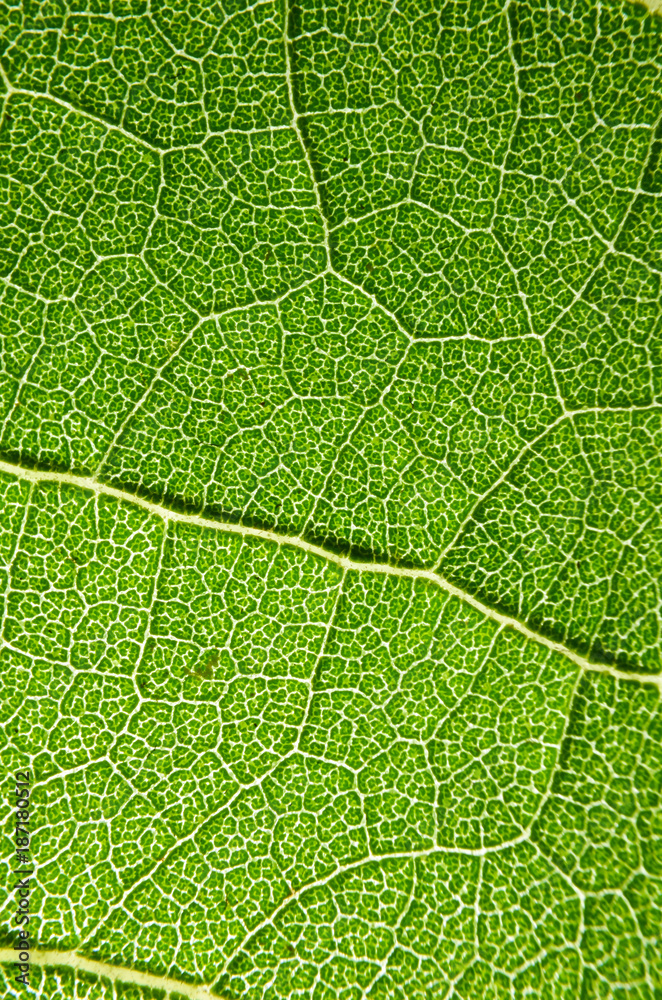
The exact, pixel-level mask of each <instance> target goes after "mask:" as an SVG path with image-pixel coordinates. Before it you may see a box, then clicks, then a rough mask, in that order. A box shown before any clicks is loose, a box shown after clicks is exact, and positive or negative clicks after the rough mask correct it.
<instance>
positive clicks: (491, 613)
mask: <svg viewBox="0 0 662 1000" xmlns="http://www.w3.org/2000/svg"><path fill="white" fill-rule="evenodd" d="M0 472H4V473H7V474H9V475H13V476H16V477H17V478H19V479H25V480H27V481H28V482H32V483H49V482H50V483H62V484H63V485H68V486H77V487H78V488H80V489H83V490H90V491H92V492H94V493H98V494H103V495H105V496H111V497H115V498H116V499H117V500H121V501H123V502H124V503H131V504H135V505H136V506H138V507H142V508H143V509H144V510H147V511H149V513H150V514H153V515H154V516H155V517H160V518H161V519H162V520H164V521H174V522H180V523H182V524H193V525H196V526H198V527H200V528H211V529H212V530H214V531H227V532H230V533H232V534H235V535H242V536H244V537H247V538H263V539H265V540H266V541H269V542H273V543H274V544H276V545H291V546H294V547H296V548H298V549H302V550H303V551H304V552H309V553H310V554H311V555H314V556H318V557H319V558H321V559H326V560H328V561H329V562H333V563H336V565H338V566H341V567H342V568H343V569H344V570H354V571H356V572H360V573H383V574H386V575H388V576H398V577H407V578H409V579H412V580H427V581H429V582H430V583H433V584H436V586H438V587H441V589H442V590H445V591H446V593H447V594H450V595H451V596H452V597H458V598H459V599H460V600H462V601H465V602H466V603H467V604H470V605H471V607H473V608H476V610H477V611H480V612H481V614H483V615H485V617H486V618H491V619H492V620H493V621H495V622H498V623H499V625H501V626H502V627H506V626H509V627H511V628H514V629H516V630H517V631H518V632H520V633H521V634H522V635H524V636H526V638H527V639H530V640H532V641H533V642H537V643H540V645H542V646H546V647H547V649H551V650H552V651H553V652H555V653H561V654H562V655H563V656H566V657H567V658H568V659H569V660H572V662H573V663H576V664H577V665H578V666H580V667H581V668H582V669H583V670H591V671H594V672H598V673H604V674H610V675H611V676H612V677H615V678H616V679H617V680H623V681H638V682H639V683H641V684H654V685H655V686H656V687H658V688H659V689H660V691H662V676H661V675H659V674H639V673H631V672H630V671H627V672H626V671H623V670H617V669H616V668H614V667H611V666H608V665H606V664H601V663H591V662H590V660H587V659H586V658H585V657H583V656H580V655H579V654H578V653H575V652H574V651H573V650H572V649H568V648H567V646H564V645H563V643H560V642H555V641H554V640H553V639H548V638H547V637H546V636H544V635H539V634H538V633H537V632H534V631H533V630H532V629H530V628H528V627H527V626H526V625H525V624H524V623H523V622H521V621H519V620H518V619H517V618H511V617H509V616H508V615H504V614H501V612H499V611H496V610H495V609H494V608H490V607H488V606H487V605H486V604H483V603H482V602H481V601H478V600H477V599H476V598H475V597H473V596H472V595H471V594H468V593H467V592H466V591H464V590H460V588H459V587H456V586H455V585H454V584H452V583H449V581H448V580H445V579H444V577H443V576H440V575H439V573H435V572H433V571H432V570H427V569H409V568H408V567H404V566H390V565H389V564H388V563H369V562H358V561H355V560H353V559H348V558H347V557H346V556H341V555H338V554H337V553H335V552H330V551H328V549H324V548H322V546H321V545H313V544H312V543H311V542H306V541H305V540H304V539H303V538H297V537H295V536H290V535H281V534H278V533H277V532H275V531H268V530H267V529H264V528H252V527H246V526H244V525H241V524H230V523H226V522H224V521H215V520H212V519H211V518H207V517H201V516H200V515H199V514H184V513H181V512H180V511H173V510H168V509H167V507H163V506H161V505H160V504H156V503H153V502H152V501H150V500H145V499H144V498H143V497H139V496H136V495H135V494H134V493H128V492H126V491H125V490H118V489H116V488H115V487H114V486H107V485H106V484H105V483H100V482H98V481H97V480H96V479H91V478H88V477H85V476H74V475H72V474H71V473H69V472H44V471H41V470H38V469H24V468H22V467H21V466H19V465H13V464H11V463H10V462H3V461H0Z"/></svg>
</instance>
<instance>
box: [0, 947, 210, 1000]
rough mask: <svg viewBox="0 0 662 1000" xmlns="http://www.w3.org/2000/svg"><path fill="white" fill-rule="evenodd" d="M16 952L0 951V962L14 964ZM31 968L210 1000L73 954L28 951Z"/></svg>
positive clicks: (199, 989)
mask: <svg viewBox="0 0 662 1000" xmlns="http://www.w3.org/2000/svg"><path fill="white" fill-rule="evenodd" d="M15 961H16V952H15V951H14V950H13V948H0V962H2V963H5V962H15ZM30 964H31V965H38V966H46V965H51V966H52V965H61V966H65V967H66V968H67V969H77V970H80V971H81V972H91V973H93V974H94V975H96V976H104V977H105V978H106V979H110V980H111V981H112V982H122V983H132V984H133V985H135V986H150V987H152V988H153V989H160V990H167V991H168V992H169V993H173V992H174V993H181V994H182V996H185V997H189V998H190V1000H213V994H212V993H211V991H210V989H209V987H208V986H194V985H192V984H191V983H181V982H179V980H177V979H170V978H169V977H167V976H152V975H150V974H149V973H148V972H139V971H138V970H137V969H125V968H122V967H121V966H116V965H108V964H107V963H106V962H96V961H94V960H93V959H91V958H83V957H82V955H78V954H76V952H75V951H31V952H30ZM216 1000H218V998H216Z"/></svg>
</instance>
